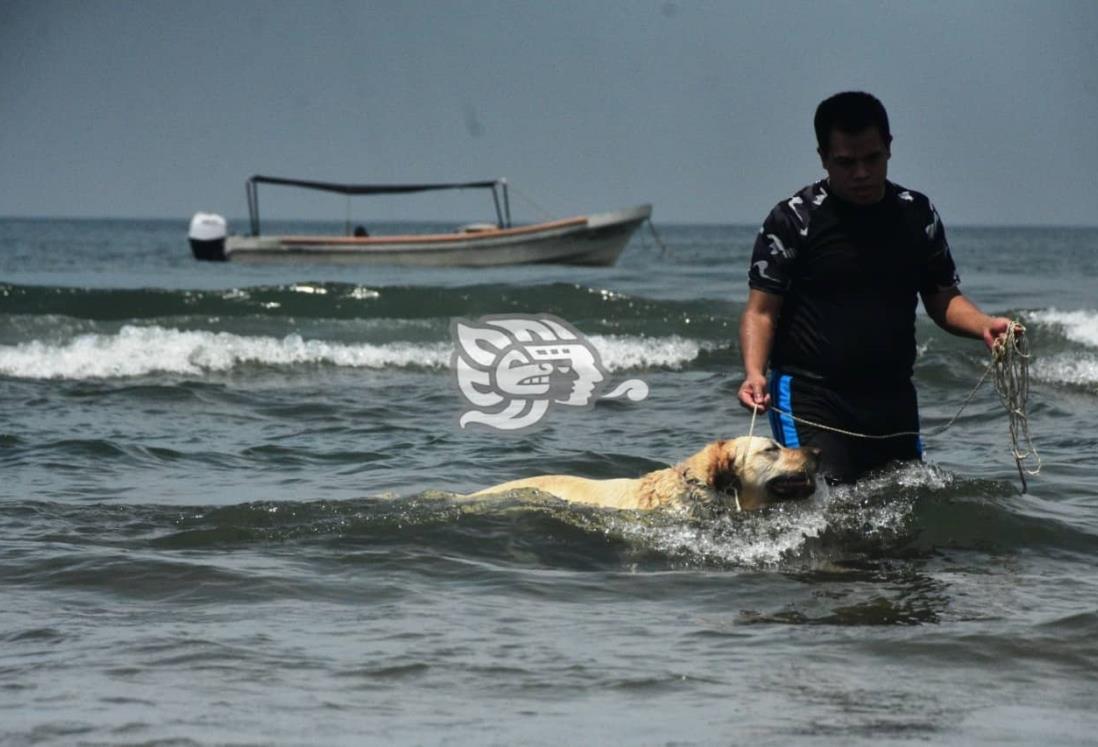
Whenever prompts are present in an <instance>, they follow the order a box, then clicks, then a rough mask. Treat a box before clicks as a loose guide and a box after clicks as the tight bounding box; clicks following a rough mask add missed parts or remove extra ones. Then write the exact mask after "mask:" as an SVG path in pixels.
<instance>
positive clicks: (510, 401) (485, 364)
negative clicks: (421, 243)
mask: <svg viewBox="0 0 1098 747" xmlns="http://www.w3.org/2000/svg"><path fill="white" fill-rule="evenodd" d="M450 331H451V336H452V337H453V338H454V342H455V351H454V357H453V359H452V362H453V367H454V370H455V372H456V374H457V379H458V388H459V389H460V391H461V394H462V396H463V397H464V398H465V400H466V402H467V403H468V404H470V405H473V407H474V408H476V409H473V410H469V411H467V412H465V413H464V414H463V415H462V416H461V418H460V420H459V423H460V424H461V426H462V427H463V428H464V427H465V426H466V425H467V424H468V423H479V424H482V425H487V426H490V427H493V428H497V429H500V430H517V429H520V428H525V427H527V426H530V425H533V424H535V423H537V422H538V421H539V420H540V419H541V417H542V416H543V415H544V414H545V412H546V411H547V410H548V408H549V405H550V404H551V403H555V404H560V405H568V406H572V407H587V406H590V405H592V404H593V403H594V400H595V399H596V398H597V396H598V392H597V389H598V386H599V384H601V383H602V382H603V381H605V380H606V371H605V369H604V368H603V367H602V363H601V361H600V359H599V354H598V351H597V350H595V348H594V346H592V345H591V343H590V342H588V341H587V339H586V338H584V336H583V335H581V334H580V333H579V332H578V331H576V330H575V329H574V328H573V327H572V326H571V325H569V324H568V323H567V322H564V321H563V320H561V319H557V318H556V317H553V316H551V315H549V314H543V315H540V316H521V315H512V316H507V317H484V318H483V319H481V320H479V322H476V323H473V322H467V321H464V320H460V319H458V320H454V322H453V323H452V324H451V327H450ZM626 385H628V386H626ZM621 394H624V395H626V396H628V397H629V398H630V399H632V400H633V401H639V400H640V399H644V397H645V396H647V394H648V387H647V385H646V384H644V382H642V381H638V380H636V379H633V380H630V381H628V382H626V384H625V385H622V386H620V387H618V390H616V391H615V392H613V393H612V394H611V395H609V396H615V397H616V396H620V395H621Z"/></svg>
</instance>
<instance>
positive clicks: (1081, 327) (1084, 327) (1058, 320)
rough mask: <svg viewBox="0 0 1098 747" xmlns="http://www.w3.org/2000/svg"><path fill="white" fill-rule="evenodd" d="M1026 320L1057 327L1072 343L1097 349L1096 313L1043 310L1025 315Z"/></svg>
mask: <svg viewBox="0 0 1098 747" xmlns="http://www.w3.org/2000/svg"><path fill="white" fill-rule="evenodd" d="M1026 318H1027V320H1033V321H1036V322H1037V323H1039V324H1048V325H1051V326H1055V327H1058V328H1059V329H1060V330H1062V331H1063V333H1064V336H1065V337H1067V339H1069V340H1071V341H1072V342H1078V343H1082V344H1083V345H1087V346H1089V347H1092V348H1098V311H1092V310H1089V309H1080V310H1077V311H1061V310H1059V309H1054V308H1053V309H1043V310H1041V311H1033V312H1030V313H1028V314H1026Z"/></svg>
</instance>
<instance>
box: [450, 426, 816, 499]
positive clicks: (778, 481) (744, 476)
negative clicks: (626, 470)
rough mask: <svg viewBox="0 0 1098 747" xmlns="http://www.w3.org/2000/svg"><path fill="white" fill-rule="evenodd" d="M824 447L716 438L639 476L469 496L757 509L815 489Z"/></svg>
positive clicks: (566, 479)
mask: <svg viewBox="0 0 1098 747" xmlns="http://www.w3.org/2000/svg"><path fill="white" fill-rule="evenodd" d="M819 466H820V450H819V449H816V448H811V447H808V448H796V449H788V448H785V447H784V446H782V445H780V444H779V443H778V442H777V441H774V440H773V439H769V438H762V437H760V436H743V437H741V438H733V439H727V440H721V441H714V442H713V443H710V444H708V445H706V447H705V448H704V449H702V450H701V451H699V452H698V453H697V454H694V455H693V456H691V457H688V458H687V459H685V460H684V461H682V462H680V463H679V464H677V465H675V466H674V467H668V468H666V469H660V470H656V471H655V472H649V473H648V474H646V475H642V476H641V477H638V478H633V479H631V478H617V479H610V480H591V479H587V478H584V477H573V476H570V475H542V476H540V477H528V478H524V479H521V480H512V481H510V482H505V483H503V484H501V485H496V486H494V487H491V488H485V489H484V490H480V491H478V492H476V493H473V494H472V495H470V496H467V497H469V498H478V497H482V496H487V495H494V494H497V493H503V492H507V491H511V490H519V489H522V488H533V489H535V490H539V491H542V492H544V493H548V494H550V495H552V496H555V497H557V498H560V499H561V500H565V501H568V502H570V503H583V504H588V505H592V506H601V507H604V508H618V509H633V510H638V509H639V510H650V509H672V510H688V511H698V510H703V511H710V512H713V511H717V512H720V511H730V510H731V511H735V510H743V511H753V510H755V509H759V508H764V507H766V506H769V505H772V504H774V503H777V502H779V501H785V500H793V499H800V498H808V497H810V496H811V495H812V494H813V493H815V492H816V472H817V471H818V470H819Z"/></svg>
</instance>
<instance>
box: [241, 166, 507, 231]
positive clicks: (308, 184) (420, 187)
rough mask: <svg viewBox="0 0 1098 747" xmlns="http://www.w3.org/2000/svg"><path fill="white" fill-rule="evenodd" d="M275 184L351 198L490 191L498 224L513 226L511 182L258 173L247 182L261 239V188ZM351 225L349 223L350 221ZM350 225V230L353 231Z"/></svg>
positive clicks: (250, 214) (250, 208) (254, 224)
mask: <svg viewBox="0 0 1098 747" xmlns="http://www.w3.org/2000/svg"><path fill="white" fill-rule="evenodd" d="M260 184H274V185H280V186H284V187H300V188H302V189H314V190H318V191H321V192H334V193H336V194H342V195H347V196H348V197H350V196H351V195H392V194H408V193H412V192H438V191H442V190H448V189H488V190H491V192H492V202H493V203H494V204H495V206H496V223H497V225H498V226H499V227H500V228H510V227H511V201H510V198H509V197H508V194H507V179H506V178H503V177H500V178H498V179H492V180H486V181H476V182H443V183H434V184H338V183H335V182H317V181H310V180H306V179H284V178H281V177H277V176H261V175H259V174H256V175H255V176H252V177H251V178H249V179H248V181H246V182H245V183H244V190H245V192H246V194H247V196H248V218H249V220H250V221H251V228H252V234H251V235H252V236H259V185H260ZM348 224H349V221H348ZM349 228H350V227H349V225H348V229H349Z"/></svg>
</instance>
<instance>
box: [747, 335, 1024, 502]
mask: <svg viewBox="0 0 1098 747" xmlns="http://www.w3.org/2000/svg"><path fill="white" fill-rule="evenodd" d="M1024 332H1025V327H1023V326H1022V325H1021V324H1020V323H1019V322H1011V323H1010V324H1009V325H1008V326H1007V331H1006V332H1005V333H1004V334H1003V335H1001V336H1000V337H999V338H998V339H997V340H995V343H994V344H993V345H992V346H991V362H990V363H988V365H987V368H985V369H984V372H983V374H981V375H980V379H979V381H977V382H976V386H974V387H972V391H970V392H969V393H968V396H967V397H965V400H964V402H962V403H961V406H960V407H959V408H958V409H957V412H956V413H955V414H954V415H953V417H952V418H950V419H949V422H948V423H946V424H945V425H942V426H939V427H938V428H935V429H934V430H932V431H928V432H926V433H920V432H919V431H898V432H896V433H882V434H876V433H858V432H856V431H848V430H844V429H843V428H836V427H834V426H830V425H824V424H823V423H816V422H813V421H811V420H808V419H806V418H802V417H799V416H797V415H794V414H793V413H791V412H786V411H785V410H783V409H781V408H780V407H776V406H774V405H771V409H772V410H774V412H777V413H778V414H780V415H782V416H784V417H788V418H790V419H792V420H794V421H796V422H798V423H803V424H804V425H808V426H811V427H813V428H819V429H820V430H825V431H831V432H832V433H839V434H841V435H844V436H851V437H853V438H872V439H885V438H900V437H901V436H920V437H922V438H937V437H938V436H940V435H941V434H943V433H945V432H946V431H947V430H949V429H950V427H952V425H953V424H954V423H955V422H957V418H959V417H961V413H963V412H964V411H965V408H966V407H968V405H969V403H970V402H972V400H973V399H974V398H975V397H976V392H977V391H979V389H980V387H981V386H983V384H984V381H986V380H987V377H988V376H989V375H990V374H994V377H993V380H994V382H995V391H996V392H998V394H999V401H1000V402H1001V403H1002V405H1003V407H1004V408H1005V409H1006V411H1007V417H1008V420H1009V423H1010V426H1009V427H1010V445H1011V456H1013V457H1014V463H1015V465H1016V466H1017V467H1018V477H1019V478H1020V479H1021V481H1022V492H1023V493H1025V492H1027V491H1028V490H1029V486H1028V485H1027V484H1026V474H1027V473H1028V474H1030V475H1037V474H1039V473H1040V472H1041V456H1040V455H1039V454H1038V453H1037V449H1036V448H1035V447H1034V446H1033V441H1032V440H1031V438H1030V435H1029V416H1028V414H1027V412H1028V408H1029V359H1030V357H1031V356H1030V353H1029V342H1028V340H1027V338H1026V336H1025V334H1023V333H1024ZM758 411H759V407H758V405H755V406H754V407H753V408H752V411H751V428H750V430H749V431H748V435H752V434H753V433H754V432H755V416H756V415H757V414H758ZM1019 439H1020V440H1021V441H1023V442H1024V444H1025V449H1024V450H1022V449H1020V448H1019V445H1018V443H1019ZM750 443H751V442H750V441H748V451H750V448H751V446H750ZM746 458H747V457H746V456H745V457H744V460H745V461H746ZM1030 458H1032V459H1035V460H1036V462H1037V466H1036V467H1035V468H1033V469H1028V468H1024V467H1023V466H1022V462H1024V461H1025V460H1027V459H1030Z"/></svg>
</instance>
